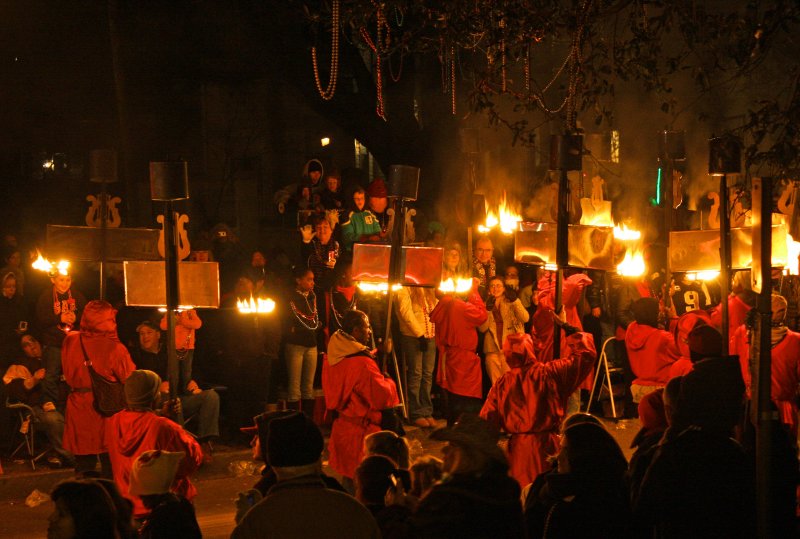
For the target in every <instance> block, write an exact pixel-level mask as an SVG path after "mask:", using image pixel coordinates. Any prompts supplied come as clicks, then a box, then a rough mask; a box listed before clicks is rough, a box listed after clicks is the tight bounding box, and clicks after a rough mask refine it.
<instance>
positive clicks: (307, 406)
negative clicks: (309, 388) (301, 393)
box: [300, 399, 317, 420]
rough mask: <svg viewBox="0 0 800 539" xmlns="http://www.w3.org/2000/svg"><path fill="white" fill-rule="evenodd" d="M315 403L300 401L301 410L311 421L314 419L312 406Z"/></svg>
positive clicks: (307, 400) (312, 401) (305, 400)
mask: <svg viewBox="0 0 800 539" xmlns="http://www.w3.org/2000/svg"><path fill="white" fill-rule="evenodd" d="M316 403H317V400H316V399H303V400H302V401H301V408H300V409H301V410H302V411H303V413H305V414H306V415H307V416H308V417H309V418H310V419H311V420H313V419H314V405H315V404H316Z"/></svg>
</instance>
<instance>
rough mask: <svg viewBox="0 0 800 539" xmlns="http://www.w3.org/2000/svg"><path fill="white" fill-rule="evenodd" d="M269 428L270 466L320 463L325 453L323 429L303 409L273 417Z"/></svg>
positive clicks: (268, 452) (268, 457)
mask: <svg viewBox="0 0 800 539" xmlns="http://www.w3.org/2000/svg"><path fill="white" fill-rule="evenodd" d="M268 430H269V432H268V433H267V462H268V464H269V465H270V466H273V467H278V468H281V467H287V466H304V465H307V464H313V463H315V462H317V461H318V460H319V458H320V456H321V455H322V448H323V439H322V432H320V430H319V427H318V426H316V425H315V424H314V422H313V421H311V419H309V418H308V416H307V415H306V414H304V413H302V412H295V413H292V414H289V415H287V416H285V417H278V418H275V419H273V420H272V421H270V422H269V429H268Z"/></svg>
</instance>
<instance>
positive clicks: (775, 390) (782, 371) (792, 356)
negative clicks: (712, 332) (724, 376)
mask: <svg viewBox="0 0 800 539" xmlns="http://www.w3.org/2000/svg"><path fill="white" fill-rule="evenodd" d="M786 305H787V302H786V298H784V297H783V296H780V295H778V294H773V295H772V388H771V391H770V392H771V394H772V401H773V402H774V403H775V406H777V407H778V412H779V413H780V416H781V423H783V424H784V425H786V426H787V427H788V428H789V430H790V432H791V433H792V435H793V436H794V437H795V438H796V437H797V410H798V407H797V390H798V387H800V333H797V332H795V331H792V330H791V329H789V328H787V327H786ZM752 335H753V333H752V331H750V330H749V329H748V328H747V326H746V325H744V324H743V325H741V326H739V328H738V329H737V330H736V331H735V332H734V333H733V335H732V336H731V339H730V353H731V355H738V356H739V362H740V364H741V368H742V377H743V378H744V383H745V387H746V389H747V397H748V398H750V396H751V386H752V377H751V376H750V373H751V370H750V342H751V339H752Z"/></svg>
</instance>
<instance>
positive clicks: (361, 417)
mask: <svg viewBox="0 0 800 539" xmlns="http://www.w3.org/2000/svg"><path fill="white" fill-rule="evenodd" d="M341 324H342V329H340V330H339V331H337V332H336V333H334V334H333V335H331V339H330V341H329V342H328V352H327V355H326V357H325V361H324V363H323V364H322V390H323V392H324V393H325V405H326V407H327V408H328V410H336V411H337V412H338V416H337V417H336V419H335V420H334V422H333V426H332V427H331V437H330V441H329V443H328V452H329V463H330V466H331V468H333V469H334V470H336V472H337V473H339V474H341V475H342V476H344V477H346V478H348V479H351V480H352V478H353V476H354V474H355V471H356V468H357V467H358V464H359V463H360V462H361V453H362V451H363V447H364V437H365V436H366V435H367V434H371V433H373V432H377V431H379V430H381V419H382V413H381V410H387V409H391V408H394V407H395V406H397V404H398V403H399V400H398V398H397V389H396V387H395V384H394V381H392V380H390V379H389V378H387V377H386V376H384V375H383V374H382V373H381V371H380V369H378V364H377V362H376V359H375V356H374V355H373V353H372V352H371V351H370V350H369V349H368V348H367V343H369V342H370V336H371V334H372V329H371V328H370V325H369V318H368V317H367V315H366V314H364V313H363V312H361V311H357V310H353V311H348V312H347V313H345V314H344V316H342V322H341Z"/></svg>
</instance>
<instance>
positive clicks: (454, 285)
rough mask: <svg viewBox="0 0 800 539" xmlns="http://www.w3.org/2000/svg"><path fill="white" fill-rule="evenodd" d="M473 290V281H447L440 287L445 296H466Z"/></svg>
mask: <svg viewBox="0 0 800 539" xmlns="http://www.w3.org/2000/svg"><path fill="white" fill-rule="evenodd" d="M471 289H472V279H446V280H444V281H442V282H441V284H440V285H439V290H441V291H442V292H444V293H445V294H466V293H467V292H469V291H470V290H471Z"/></svg>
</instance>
